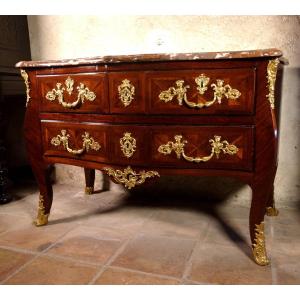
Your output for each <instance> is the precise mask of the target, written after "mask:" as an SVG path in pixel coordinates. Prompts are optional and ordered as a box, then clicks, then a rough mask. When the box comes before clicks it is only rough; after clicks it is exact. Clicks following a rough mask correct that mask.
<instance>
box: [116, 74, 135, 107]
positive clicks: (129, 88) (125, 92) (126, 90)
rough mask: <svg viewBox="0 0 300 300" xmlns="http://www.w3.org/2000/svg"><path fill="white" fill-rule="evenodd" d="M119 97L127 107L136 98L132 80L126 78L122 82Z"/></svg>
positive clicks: (119, 87)
mask: <svg viewBox="0 0 300 300" xmlns="http://www.w3.org/2000/svg"><path fill="white" fill-rule="evenodd" d="M118 92H119V99H120V100H121V102H122V103H123V105H124V106H125V107H126V106H128V105H130V103H131V102H132V100H133V99H134V94H135V87H134V86H133V85H132V84H131V82H130V80H128V79H124V80H122V83H121V84H120V85H119V86H118Z"/></svg>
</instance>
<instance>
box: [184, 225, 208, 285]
mask: <svg viewBox="0 0 300 300" xmlns="http://www.w3.org/2000/svg"><path fill="white" fill-rule="evenodd" d="M210 223H211V220H209V221H208V222H207V224H206V229H205V230H204V236H203V237H202V238H201V237H199V238H198V241H197V242H196V243H195V246H194V248H193V250H192V252H191V255H190V257H189V258H188V259H187V262H186V264H185V268H184V271H183V274H182V277H181V280H180V283H181V284H183V283H184V281H186V280H189V279H188V276H189V275H190V273H191V271H192V261H193V258H194V256H195V252H196V249H202V248H203V247H204V245H205V240H206V237H207V236H208V233H209V228H210V226H211V225H210ZM189 281H191V280H189Z"/></svg>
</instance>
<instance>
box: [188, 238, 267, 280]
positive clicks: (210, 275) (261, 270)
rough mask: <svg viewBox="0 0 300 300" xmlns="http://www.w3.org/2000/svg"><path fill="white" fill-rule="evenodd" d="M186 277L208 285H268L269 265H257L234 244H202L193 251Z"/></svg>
mask: <svg viewBox="0 0 300 300" xmlns="http://www.w3.org/2000/svg"><path fill="white" fill-rule="evenodd" d="M187 279H189V280H192V281H197V282H203V283H210V284H271V283H272V274H271V267H270V266H265V267H262V266H258V265H256V264H255V263H254V262H253V261H252V260H251V259H250V258H249V257H247V255H246V254H245V253H244V252H243V251H241V250H240V249H238V248H237V247H234V246H231V247H230V246H223V245H216V244H205V245H201V246H199V247H197V249H196V250H195V252H194V253H193V258H192V267H191V273H190V275H189V276H188V278H187Z"/></svg>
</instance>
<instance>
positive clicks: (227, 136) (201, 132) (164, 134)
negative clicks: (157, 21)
mask: <svg viewBox="0 0 300 300" xmlns="http://www.w3.org/2000/svg"><path fill="white" fill-rule="evenodd" d="M151 131H152V138H151V148H152V149H151V162H152V164H153V165H160V166H165V167H175V166H176V167H179V168H214V169H239V170H249V171H250V170H252V167H253V151H254V149H253V128H252V127H250V126H248V127H237V126H222V127H221V126H170V127H160V128H153V129H152V130H151Z"/></svg>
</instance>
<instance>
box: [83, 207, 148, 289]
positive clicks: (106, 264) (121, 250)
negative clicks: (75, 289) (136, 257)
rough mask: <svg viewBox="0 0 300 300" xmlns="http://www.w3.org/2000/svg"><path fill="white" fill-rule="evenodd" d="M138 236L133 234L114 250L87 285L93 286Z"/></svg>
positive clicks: (136, 233)
mask: <svg viewBox="0 0 300 300" xmlns="http://www.w3.org/2000/svg"><path fill="white" fill-rule="evenodd" d="M153 214H154V212H152V213H151V214H149V218H152V216H153ZM146 221H147V220H144V221H143V222H142V224H141V228H142V227H143V225H144V224H145V222H146ZM137 235H138V232H135V233H134V234H132V236H130V237H129V238H128V240H125V241H124V243H122V244H121V246H120V247H119V248H118V249H117V250H116V252H115V253H114V254H113V255H112V256H111V257H110V258H109V259H108V260H107V262H106V263H105V264H104V265H103V267H102V268H101V269H100V270H99V271H98V272H97V273H96V275H95V276H94V277H93V278H92V279H91V281H90V282H89V283H88V284H89V285H91V284H94V283H95V282H96V280H97V279H98V278H99V277H100V276H101V275H102V274H103V272H104V271H105V270H106V269H107V268H108V266H109V265H110V264H111V263H112V262H113V261H114V260H115V259H116V258H117V257H118V256H119V255H120V254H121V253H122V252H123V251H124V249H125V248H126V246H127V245H128V244H129V243H130V242H131V241H132V240H133V239H134V238H135V237H136V236H137Z"/></svg>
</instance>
